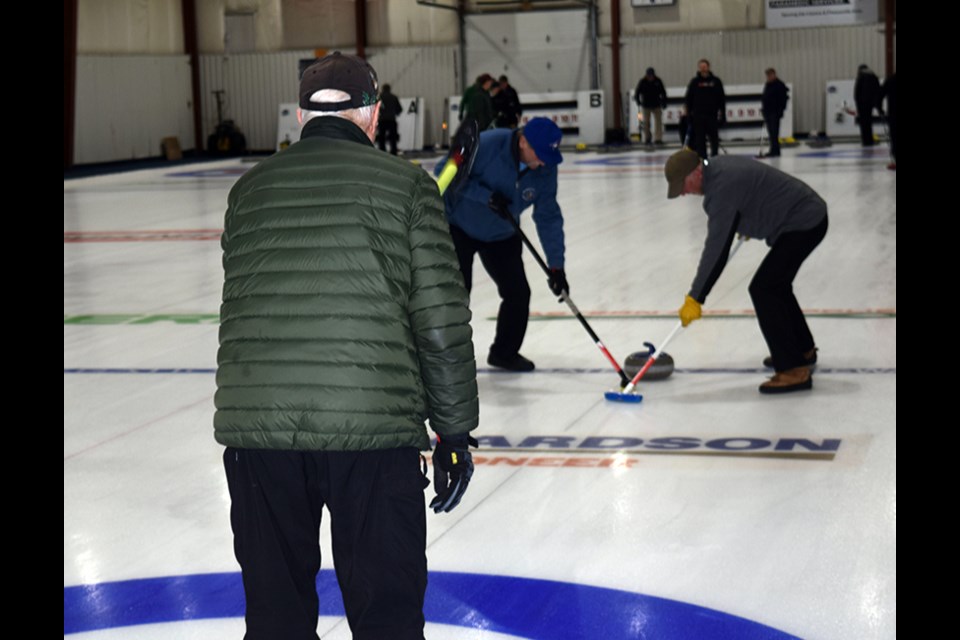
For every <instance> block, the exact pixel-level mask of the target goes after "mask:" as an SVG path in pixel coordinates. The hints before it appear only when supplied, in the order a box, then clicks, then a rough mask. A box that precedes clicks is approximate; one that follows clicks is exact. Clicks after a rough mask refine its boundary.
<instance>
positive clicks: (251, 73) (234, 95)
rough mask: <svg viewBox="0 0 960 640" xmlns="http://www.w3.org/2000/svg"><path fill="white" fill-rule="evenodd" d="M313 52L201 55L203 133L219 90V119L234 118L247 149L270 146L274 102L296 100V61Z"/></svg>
mask: <svg viewBox="0 0 960 640" xmlns="http://www.w3.org/2000/svg"><path fill="white" fill-rule="evenodd" d="M312 57H313V52H312V51H285V52H279V53H249V54H239V55H222V54H213V55H203V56H200V95H201V102H202V104H203V136H204V140H206V137H207V136H208V135H210V133H212V132H213V130H214V128H215V127H216V126H217V101H216V98H215V96H214V94H213V92H214V91H216V90H221V89H222V90H223V91H224V103H223V104H224V106H223V118H224V120H233V121H234V123H235V124H236V125H237V127H239V129H240V130H241V131H242V132H243V134H244V135H245V136H246V137H247V148H248V149H273V148H274V147H275V146H276V143H277V107H278V106H279V105H280V104H281V103H284V102H296V100H297V88H298V86H299V81H298V78H297V68H298V67H297V65H298V63H299V61H300V60H301V59H303V58H312Z"/></svg>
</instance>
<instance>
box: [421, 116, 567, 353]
mask: <svg viewBox="0 0 960 640" xmlns="http://www.w3.org/2000/svg"><path fill="white" fill-rule="evenodd" d="M561 137H562V133H561V131H560V128H559V127H557V125H556V124H554V123H553V122H552V121H551V120H548V119H547V118H532V119H531V120H530V121H529V122H527V124H526V126H524V127H523V128H522V129H517V130H514V131H511V130H510V129H495V130H493V131H486V132H483V133H481V134H480V147H479V150H478V151H477V157H476V160H475V161H474V163H473V168H472V169H471V170H470V175H469V177H468V179H467V182H466V183H465V184H464V186H463V187H462V188H461V189H459V190H458V191H456V192H454V193H451V192H450V191H448V192H447V193H446V194H445V195H444V204H445V205H446V210H447V221H448V222H449V223H450V234H451V235H452V236H453V244H454V246H455V247H456V249H457V258H458V259H459V261H460V271H461V272H462V273H463V277H464V280H465V281H466V284H467V290H468V291H469V290H470V287H471V284H472V282H473V258H474V255H476V254H480V262H481V263H482V264H483V266H484V268H485V269H486V270H487V273H488V274H490V277H491V278H493V281H494V282H496V284H497V291H498V292H499V294H500V299H501V301H502V302H501V304H500V312H499V314H498V315H497V333H496V337H495V338H494V341H493V344H492V345H491V346H490V353H489V355H488V357H487V363H488V364H489V365H490V366H493V367H499V368H501V369H507V370H509V371H532V370H533V369H534V363H533V362H531V361H530V360H528V359H527V358H525V357H523V356H522V355H520V346H521V345H522V344H523V338H524V336H525V335H526V332H527V320H528V317H529V315H530V286H529V285H528V284H527V276H526V273H525V272H524V268H523V260H522V257H521V254H522V251H523V244H522V241H521V239H520V236H519V235H518V234H517V232H516V227H515V224H517V225H518V224H519V223H520V214H521V213H522V212H523V210H524V209H526V208H527V207H529V206H530V205H533V221H534V223H535V224H536V226H537V233H538V235H539V236H540V244H541V245H542V246H543V250H544V253H545V254H546V257H547V264H548V265H549V267H550V279H549V281H548V282H549V285H550V288H551V290H552V291H553V292H554V293H555V294H557V295H560V294H561V292H564V291H569V285H568V284H567V276H566V272H565V271H564V262H563V260H564V255H563V254H564V236H563V216H562V214H561V212H560V206H559V205H558V204H557V165H559V164H560V163H561V162H563V156H562V155H561V154H560V150H559V146H560V139H561ZM442 166H443V163H440V164H439V165H437V173H439V171H440V168H441V167H442ZM510 218H512V220H513V221H512V222H511V220H510Z"/></svg>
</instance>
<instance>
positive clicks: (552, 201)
mask: <svg viewBox="0 0 960 640" xmlns="http://www.w3.org/2000/svg"><path fill="white" fill-rule="evenodd" d="M551 173H552V175H550V176H548V177H547V179H546V180H545V181H544V184H543V185H542V187H541V188H540V189H538V194H537V199H536V201H535V202H534V205H533V222H534V223H535V224H536V225H537V235H539V236H540V244H541V245H542V246H543V252H544V253H546V254H547V264H548V265H550V267H551V268H554V269H563V261H564V249H565V243H564V236H563V214H562V213H561V212H560V205H559V204H557V169H556V167H552V168H551Z"/></svg>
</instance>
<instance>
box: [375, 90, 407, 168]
mask: <svg viewBox="0 0 960 640" xmlns="http://www.w3.org/2000/svg"><path fill="white" fill-rule="evenodd" d="M401 113H403V107H401V106H400V99H399V98H397V96H395V95H393V92H392V91H391V88H390V85H389V84H385V85H383V90H382V91H381V92H380V126H379V129H378V131H377V142H378V143H379V146H380V151H386V150H387V142H389V143H390V153H391V154H393V155H397V141H398V140H399V139H400V135H399V134H398V133H397V116H399V115H400V114H401Z"/></svg>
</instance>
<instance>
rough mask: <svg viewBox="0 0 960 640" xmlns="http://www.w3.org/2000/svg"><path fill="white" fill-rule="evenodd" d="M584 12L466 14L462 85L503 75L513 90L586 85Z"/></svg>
mask: <svg viewBox="0 0 960 640" xmlns="http://www.w3.org/2000/svg"><path fill="white" fill-rule="evenodd" d="M587 17H588V15H587V12H586V11H585V10H584V11H538V12H533V13H499V14H492V15H474V16H468V17H467V20H466V41H467V84H468V85H469V84H472V83H473V80H474V79H475V78H476V77H477V76H478V75H480V74H481V73H489V74H491V75H493V76H494V77H497V76H499V75H501V74H505V75H507V76H509V78H510V84H511V85H512V86H513V87H514V88H515V89H516V90H517V91H519V92H521V93H522V92H531V93H547V92H550V91H568V92H569V91H585V90H587V89H589V88H590V34H589V30H588V23H587Z"/></svg>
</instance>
